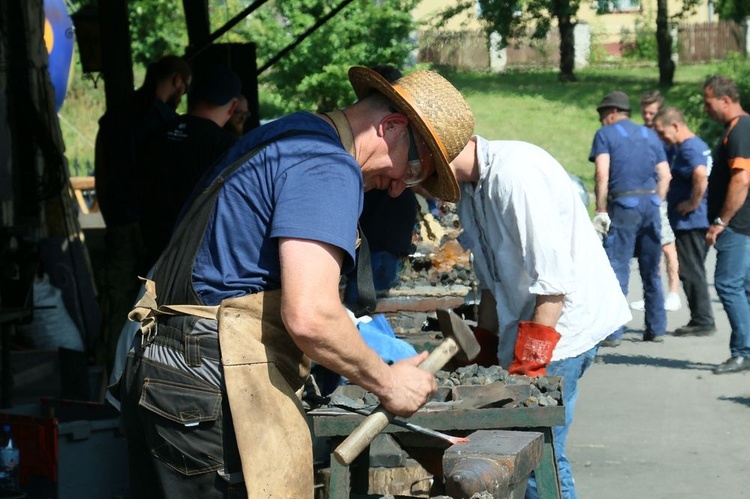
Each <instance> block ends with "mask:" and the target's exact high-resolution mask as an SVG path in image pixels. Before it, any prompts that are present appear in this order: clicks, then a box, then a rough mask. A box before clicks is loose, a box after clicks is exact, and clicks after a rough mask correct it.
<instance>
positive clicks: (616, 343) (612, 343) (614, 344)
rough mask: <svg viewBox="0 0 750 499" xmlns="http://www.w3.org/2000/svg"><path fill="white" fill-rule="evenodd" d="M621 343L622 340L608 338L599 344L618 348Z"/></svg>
mask: <svg viewBox="0 0 750 499" xmlns="http://www.w3.org/2000/svg"><path fill="white" fill-rule="evenodd" d="M620 343H621V341H620V340H616V339H609V338H606V339H603V340H602V341H600V342H599V346H600V347H610V348H617V347H619V346H620Z"/></svg>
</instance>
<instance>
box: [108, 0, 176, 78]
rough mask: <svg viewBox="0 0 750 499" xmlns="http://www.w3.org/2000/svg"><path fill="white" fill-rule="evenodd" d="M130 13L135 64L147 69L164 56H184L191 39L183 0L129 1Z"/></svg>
mask: <svg viewBox="0 0 750 499" xmlns="http://www.w3.org/2000/svg"><path fill="white" fill-rule="evenodd" d="M104 1H106V0H104ZM128 14H129V18H130V46H131V48H132V51H133V62H135V63H136V64H141V65H143V66H147V65H148V64H149V63H150V62H153V61H155V60H157V59H159V58H160V57H162V56H165V55H169V54H174V55H181V54H182V53H184V51H185V46H186V45H187V41H188V39H187V28H186V26H185V15H184V12H183V10H182V2H181V1H179V0H129V1H128Z"/></svg>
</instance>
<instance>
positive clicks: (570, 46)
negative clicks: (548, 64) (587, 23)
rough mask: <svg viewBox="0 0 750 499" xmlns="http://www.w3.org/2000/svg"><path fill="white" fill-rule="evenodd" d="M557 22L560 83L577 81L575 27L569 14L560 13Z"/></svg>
mask: <svg viewBox="0 0 750 499" xmlns="http://www.w3.org/2000/svg"><path fill="white" fill-rule="evenodd" d="M557 22H558V27H559V30H560V75H559V76H558V78H559V80H560V81H576V75H575V74H573V70H574V69H575V51H576V49H575V37H574V36H573V30H574V28H575V26H574V25H573V23H572V22H571V21H570V14H569V13H567V12H566V13H564V14H563V13H558V14H557Z"/></svg>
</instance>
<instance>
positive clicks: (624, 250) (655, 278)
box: [604, 196, 667, 339]
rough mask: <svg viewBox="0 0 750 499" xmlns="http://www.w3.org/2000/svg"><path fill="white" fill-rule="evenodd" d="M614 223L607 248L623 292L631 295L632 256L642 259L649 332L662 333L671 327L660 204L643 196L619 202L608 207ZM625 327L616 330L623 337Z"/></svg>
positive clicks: (647, 329)
mask: <svg viewBox="0 0 750 499" xmlns="http://www.w3.org/2000/svg"><path fill="white" fill-rule="evenodd" d="M608 212H609V216H610V219H611V220H612V226H611V228H610V230H609V233H608V234H607V236H606V237H605V238H604V250H605V251H606V252H607V257H608V258H609V263H610V264H611V265H612V269H613V270H614V271H615V275H616V276H617V280H618V282H619V283H620V288H621V289H622V293H623V294H624V295H625V296H627V295H628V282H629V281H630V259H631V258H633V256H635V257H637V258H638V270H639V272H640V274H641V281H642V282H643V300H644V302H645V319H644V320H645V323H646V333H647V334H653V335H656V336H660V335H662V334H664V333H665V332H666V330H667V313H666V311H665V310H664V294H663V292H662V284H661V276H660V274H659V264H660V262H661V216H660V215H659V206H657V205H655V204H653V202H652V201H651V200H650V199H649V197H647V196H639V199H638V200H637V202H636V203H635V206H631V207H625V206H622V205H620V204H618V201H615V202H614V203H611V204H610V205H609V206H608ZM624 332H625V326H623V327H621V328H620V329H618V330H617V331H615V332H614V333H612V334H611V335H610V336H609V338H610V339H620V338H621V337H622V334H623V333H624Z"/></svg>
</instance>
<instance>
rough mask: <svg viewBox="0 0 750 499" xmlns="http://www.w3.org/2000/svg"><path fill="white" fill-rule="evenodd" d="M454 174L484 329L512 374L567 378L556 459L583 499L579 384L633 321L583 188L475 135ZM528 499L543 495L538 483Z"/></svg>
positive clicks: (536, 151)
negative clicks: (574, 439)
mask: <svg viewBox="0 0 750 499" xmlns="http://www.w3.org/2000/svg"><path fill="white" fill-rule="evenodd" d="M451 170H452V172H453V174H454V176H455V177H454V178H452V179H451V180H453V181H454V182H456V181H457V182H458V184H456V185H457V186H458V185H460V186H461V194H462V195H461V199H460V201H459V202H458V215H459V217H460V220H461V224H462V226H463V229H464V232H463V233H462V235H461V236H460V242H461V243H462V245H464V246H465V247H468V248H470V249H471V251H472V254H473V255H474V269H475V271H476V274H477V277H478V279H479V281H480V287H481V288H482V299H481V302H480V306H479V317H478V326H479V327H480V328H482V330H484V331H488V332H490V333H493V334H495V335H499V347H498V356H499V361H500V365H501V366H503V367H505V368H506V369H508V371H509V372H510V373H511V374H517V375H527V376H544V375H548V376H562V378H563V381H562V383H563V387H562V393H563V397H564V400H563V405H564V406H565V424H564V425H561V426H556V427H555V428H554V429H553V432H554V445H555V456H556V458H557V467H558V470H559V477H560V485H561V487H562V497H563V498H564V499H571V498H576V497H577V494H576V490H575V483H574V481H573V473H572V470H571V467H570V463H569V461H568V458H567V456H566V452H565V443H566V440H567V435H568V430H569V428H570V425H571V423H572V421H573V412H574V408H575V404H576V399H577V397H578V380H579V378H580V377H581V376H583V373H584V372H585V371H586V370H587V369H588V367H589V366H590V365H591V363H592V362H593V360H594V356H595V354H596V351H597V346H598V344H599V342H600V341H601V340H603V339H604V338H606V337H607V336H608V335H609V334H611V333H612V332H613V331H615V330H616V329H617V328H619V327H620V326H622V325H623V324H626V323H627V322H628V321H629V320H630V319H631V314H630V310H629V308H628V304H627V301H626V300H625V297H624V296H623V294H622V292H621V291H620V286H619V283H618V282H617V278H616V277H615V274H614V272H613V271H612V267H611V266H610V264H609V261H608V260H607V255H606V254H605V252H604V250H603V249H602V245H601V242H600V240H599V238H598V237H597V235H596V232H595V231H594V229H593V227H592V225H591V221H590V219H589V215H588V211H587V209H586V207H585V206H584V204H583V203H581V199H580V197H579V194H578V191H577V189H576V187H575V185H574V184H573V182H571V181H570V178H569V176H568V174H567V173H566V172H565V170H564V169H563V167H562V166H561V165H560V164H559V163H558V162H557V161H556V160H555V159H554V158H553V157H552V156H550V155H549V153H547V152H546V151H544V150H543V149H541V148H539V147H537V146H535V145H533V144H528V143H525V142H519V141H499V140H497V141H487V140H485V139H483V138H482V137H478V136H475V137H473V138H472V139H471V140H470V141H469V143H468V144H467V146H466V147H465V148H464V150H463V151H462V152H461V154H459V155H458V157H457V158H456V159H455V160H453V162H452V163H451ZM539 485H540V486H541V484H539ZM540 493H541V494H542V495H547V494H546V493H545V492H544V491H540ZM526 497H527V498H536V497H537V483H536V481H535V480H531V481H530V482H529V486H528V488H527V494H526Z"/></svg>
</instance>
